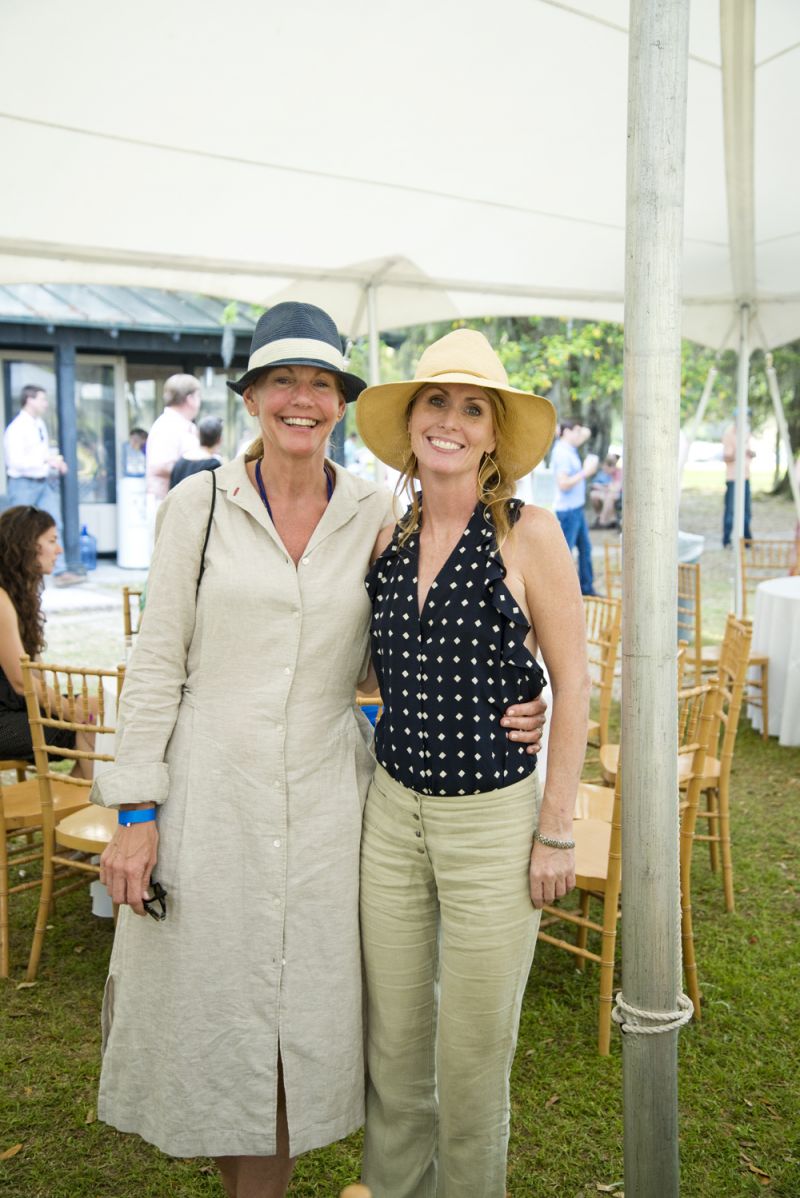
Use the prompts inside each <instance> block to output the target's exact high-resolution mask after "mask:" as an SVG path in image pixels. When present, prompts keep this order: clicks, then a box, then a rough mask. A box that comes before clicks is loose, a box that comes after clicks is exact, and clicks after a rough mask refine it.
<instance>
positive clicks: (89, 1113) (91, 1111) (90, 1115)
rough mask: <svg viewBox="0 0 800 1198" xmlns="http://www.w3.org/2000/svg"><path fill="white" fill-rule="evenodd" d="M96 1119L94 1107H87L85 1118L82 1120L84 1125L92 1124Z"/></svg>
mask: <svg viewBox="0 0 800 1198" xmlns="http://www.w3.org/2000/svg"><path fill="white" fill-rule="evenodd" d="M96 1118H97V1112H96V1111H95V1110H94V1107H89V1109H88V1111H87V1112H86V1118H85V1119H84V1123H94V1121H95V1119H96Z"/></svg>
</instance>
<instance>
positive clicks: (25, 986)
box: [17, 982, 36, 990]
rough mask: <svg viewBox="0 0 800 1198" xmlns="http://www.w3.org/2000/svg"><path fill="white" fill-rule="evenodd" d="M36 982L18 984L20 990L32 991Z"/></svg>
mask: <svg viewBox="0 0 800 1198" xmlns="http://www.w3.org/2000/svg"><path fill="white" fill-rule="evenodd" d="M35 985H36V982H17V989H18V990H32V989H33V987H34V986H35Z"/></svg>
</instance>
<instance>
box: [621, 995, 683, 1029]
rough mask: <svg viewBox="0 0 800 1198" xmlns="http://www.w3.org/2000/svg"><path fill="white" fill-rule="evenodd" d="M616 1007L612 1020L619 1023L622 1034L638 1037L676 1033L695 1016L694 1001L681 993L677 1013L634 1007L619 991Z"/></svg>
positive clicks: (678, 998)
mask: <svg viewBox="0 0 800 1198" xmlns="http://www.w3.org/2000/svg"><path fill="white" fill-rule="evenodd" d="M614 1001H615V1004H616V1005H615V1007H614V1009H613V1011H612V1012H611V1018H612V1019H613V1020H614V1022H615V1023H618V1024H619V1026H620V1030H621V1031H622V1032H630V1033H631V1034H632V1035H637V1036H657V1035H659V1034H660V1033H661V1032H675V1031H678V1029H679V1028H682V1027H683V1025H684V1024H686V1023H688V1022H689V1020H690V1019H691V1018H692V1015H693V1014H694V1007H693V1005H692V1000H691V999H690V998H688V997H687V995H685V994H683V993H680V994H678V997H677V999H676V1001H677V1004H678V1009H677V1011H643V1010H642V1009H641V1008H640V1007H632V1006H631V1004H630V1003H628V1002H626V1001H625V999H624V998H623V997H622V991H621V990H618V991H617V993H616V996H615V999H614Z"/></svg>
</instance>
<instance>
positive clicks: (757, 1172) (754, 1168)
mask: <svg viewBox="0 0 800 1198" xmlns="http://www.w3.org/2000/svg"><path fill="white" fill-rule="evenodd" d="M739 1160H740V1161H741V1162H742V1164H743V1165H744V1166H745V1167H746V1168H747V1169H749V1170H750V1172H751V1173H752V1174H753V1175H754V1176H755V1177H757V1178H758V1180H759V1183H760V1185H762V1186H768V1185H772V1178H771V1177H770V1175H769V1173H765V1172H764V1170H763V1169H759V1167H758V1165H754V1164H753V1162H752V1161H751V1160H750V1157H749V1156H746V1155H745V1153H744V1152H740V1153H739Z"/></svg>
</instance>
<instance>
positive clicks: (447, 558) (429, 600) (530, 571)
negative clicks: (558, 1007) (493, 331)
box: [356, 329, 589, 1198]
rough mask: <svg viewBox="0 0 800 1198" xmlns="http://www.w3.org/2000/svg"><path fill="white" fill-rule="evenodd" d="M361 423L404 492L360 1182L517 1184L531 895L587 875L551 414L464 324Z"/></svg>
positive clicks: (533, 921) (369, 809) (390, 553)
mask: <svg viewBox="0 0 800 1198" xmlns="http://www.w3.org/2000/svg"><path fill="white" fill-rule="evenodd" d="M356 417H357V421H358V426H359V430H360V432H361V436H362V438H363V440H364V442H365V443H366V445H367V446H368V447H369V448H370V449H371V450H372V451H373V453H375V454H376V455H377V456H378V457H379V458H381V459H382V460H383V461H384V462H386V463H387V464H388V465H389V466H392V467H394V469H396V470H398V471H400V472H401V473H402V475H403V477H404V479H405V480H406V481H407V483H408V484H409V488H410V494H411V506H410V509H409V511H408V513H407V515H406V517H405V518H404V519H403V520H401V521H400V523H399V524H398V525H397V527H396V529H395V530H394V532H393V533H390V532H389V531H388V530H384V531H383V532H382V533H381V536H380V538H379V548H380V549H381V554H380V557H379V558H378V560H377V561H376V563H375V564H374V566H373V567H372V569H371V571H370V574H369V576H368V579H367V587H368V590H369V593H370V597H371V598H372V602H373V614H372V624H371V642H372V661H373V665H374V669H375V672H376V674H377V681H378V683H379V684H380V688H381V693H382V696H383V702H384V713H383V717H382V719H381V721H380V722H379V724H378V726H377V733H376V756H377V759H378V766H377V769H376V772H375V775H374V778H373V782H372V785H371V787H370V790H369V794H368V797H367V803H366V807H365V811H364V822H363V833H362V848H361V934H362V946H363V952H364V959H365V966H366V977H367V995H368V999H367V1060H368V1074H369V1081H368V1090H367V1126H366V1139H365V1148H364V1167H363V1180H364V1182H365V1183H366V1184H367V1185H368V1186H370V1187H371V1188H372V1190H373V1192H374V1193H375V1194H376V1195H380V1198H433V1196H434V1195H439V1196H440V1198H445V1196H446V1198H503V1195H504V1194H505V1175H506V1152H507V1144H508V1129H509V1074H510V1070H511V1062H512V1058H513V1055H514V1047H515V1042H516V1036H517V1028H518V1024H519V1016H520V1008H521V1003H522V996H523V993H524V989H525V983H526V980H527V977H528V972H529V970H530V966H531V962H532V958H533V950H534V944H535V940H536V932H537V928H538V922H539V917H540V910H539V909H540V908H541V907H542V905H543V904H544V903H549V902H552V901H553V900H554V899H557V898H561V897H562V896H563V895H565V894H566V893H567V892H568V891H569V890H570V889H571V887H572V886H574V884H575V873H574V868H575V866H574V852H573V849H574V841H573V840H572V834H571V829H572V811H573V806H574V802H575V794H576V790H577V785H578V779H579V775H580V769H581V764H582V761H583V755H584V748H585V743H586V730H587V714H588V694H589V682H588V670H587V662H586V649H585V629H584V621H583V605H582V600H581V594H580V589H579V587H578V582H577V578H576V574H575V569H574V567H573V564H572V559H571V555H570V553H569V551H568V549H567V546H566V543H565V541H564V537H563V534H562V532H561V529H560V527H559V525H558V522H557V521H556V520H555V518H554V517H553V516H552V515H551V514H550V513H549V512H547V511H543V510H541V509H539V508H535V507H530V506H523V505H522V504H521V503H520V502H519V501H517V500H515V499H514V498H512V496H513V494H514V481H515V479H518V478H520V477H522V476H523V475H525V474H527V473H528V472H529V471H530V470H532V469H533V467H534V466H535V465H536V463H537V462H539V461H540V460H541V458H542V457H543V456H544V454H545V452H546V451H547V449H548V448H549V446H550V444H551V442H552V440H553V434H554V430H555V413H554V410H553V408H552V405H551V404H550V403H549V402H548V400H546V399H543V398H542V397H541V396H538V395H532V394H528V393H525V392H522V391H517V390H515V389H514V388H512V387H510V386H509V385H508V381H507V378H506V374H505V370H504V369H503V366H502V364H501V362H500V360H499V359H498V357H497V356H496V354H495V353H494V352H493V350H492V348H491V346H490V345H489V343H488V341H487V340H486V338H485V337H483V335H482V334H481V333H478V332H473V331H470V330H466V329H460V330H457V331H455V332H453V333H449V334H448V335H447V336H446V337H443V338H442V339H441V340H440V341H437V342H436V343H435V344H434V345H432V346H430V347H429V348H428V349H427V350H426V351H425V353H424V354H423V355H422V358H421V359H420V362H419V366H418V369H417V372H416V376H415V378H414V379H413V380H411V381H408V382H401V383H390V384H385V385H383V386H376V387H369V388H368V389H367V390H366V391H364V392H362V394H361V396H360V397H359V400H358V403H357V406H356ZM415 480H417V481H418V483H419V486H420V487H421V497H420V495H419V494H418V493H417V492H416V490H415V488H414V482H415ZM537 648H538V649H540V650H541V654H542V657H543V659H544V662H545V665H546V668H547V671H548V673H549V675H550V681H551V684H552V688H553V712H552V721H551V731H550V742H549V744H550V747H549V754H548V762H549V768H548V771H547V779H546V784H545V786H544V793H543V794H540V789H539V783H538V780H537V776H536V773H535V764H536V763H535V758H533V757H530V756H528V755H526V754H525V753H524V751H521V750H520V748H519V746H517V745H515V744H514V743H512V742H509V741H508V740H507V739H506V738H505V737H503V736H502V734H500V735H498V732H499V729H498V728H497V714H498V712H500V711H502V710H503V708H505V707H506V706H507V705H508V704H509V703H518V702H520V701H523V700H526V699H530V698H531V697H533V696H535V695H538V694H539V692H540V690H541V687H542V684H543V673H542V670H541V669H540V667H539V665H538V663H537V661H536V658H535V653H536V651H537Z"/></svg>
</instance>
